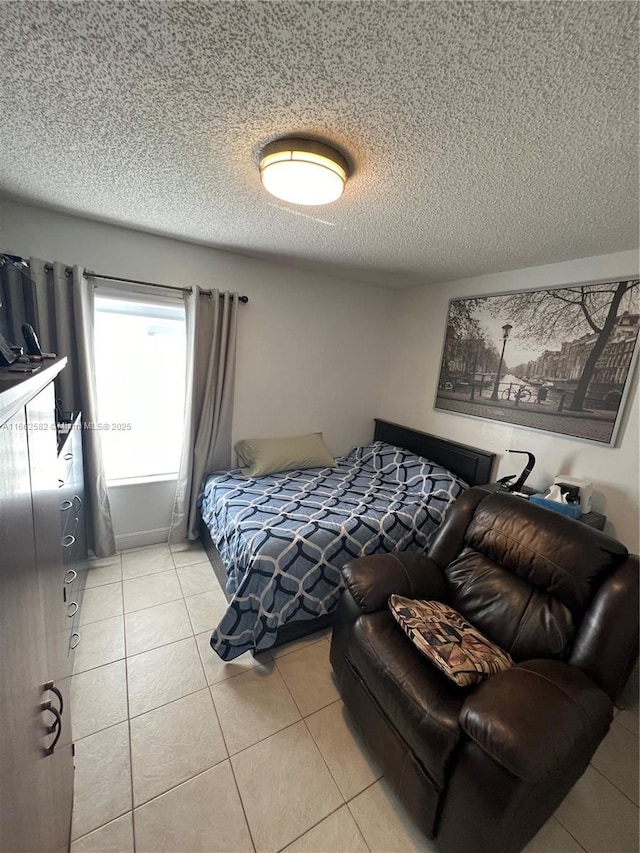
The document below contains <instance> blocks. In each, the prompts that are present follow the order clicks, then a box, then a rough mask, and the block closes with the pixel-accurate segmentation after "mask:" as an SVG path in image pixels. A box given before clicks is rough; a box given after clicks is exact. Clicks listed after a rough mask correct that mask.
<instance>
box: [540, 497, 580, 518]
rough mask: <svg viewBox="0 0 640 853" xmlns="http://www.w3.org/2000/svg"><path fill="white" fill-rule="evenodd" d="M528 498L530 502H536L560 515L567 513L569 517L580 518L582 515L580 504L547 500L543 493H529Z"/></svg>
mask: <svg viewBox="0 0 640 853" xmlns="http://www.w3.org/2000/svg"><path fill="white" fill-rule="evenodd" d="M529 500H530V502H531V503H532V504H538V506H542V507H544V508H545V509H550V510H553V512H559V513H560V515H567V516H569V518H580V516H581V515H582V511H581V509H580V504H560V503H558V501H550V500H547V498H545V496H544V495H531V497H530V498H529Z"/></svg>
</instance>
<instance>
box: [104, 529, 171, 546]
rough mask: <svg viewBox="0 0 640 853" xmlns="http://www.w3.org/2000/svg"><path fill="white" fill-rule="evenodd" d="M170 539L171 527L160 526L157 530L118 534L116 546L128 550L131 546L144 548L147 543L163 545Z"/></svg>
mask: <svg viewBox="0 0 640 853" xmlns="http://www.w3.org/2000/svg"><path fill="white" fill-rule="evenodd" d="M168 541H169V528H168V527H159V528H157V529H156V530H138V531H136V532H135V533H124V534H122V535H121V536H118V535H116V548H117V549H118V551H127V550H128V549H129V548H144V546H145V545H161V544H162V543H164V542H168Z"/></svg>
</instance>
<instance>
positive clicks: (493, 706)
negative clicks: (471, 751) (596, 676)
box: [460, 660, 613, 782]
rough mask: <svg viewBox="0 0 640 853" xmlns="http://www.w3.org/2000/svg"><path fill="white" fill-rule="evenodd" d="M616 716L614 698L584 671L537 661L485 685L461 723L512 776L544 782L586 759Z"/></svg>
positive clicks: (467, 704) (466, 706) (465, 709)
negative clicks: (550, 776) (566, 766)
mask: <svg viewBox="0 0 640 853" xmlns="http://www.w3.org/2000/svg"><path fill="white" fill-rule="evenodd" d="M612 717H613V704H612V702H611V700H610V699H609V697H608V696H607V694H606V693H605V692H604V691H603V690H601V689H600V688H599V687H598V686H597V684H596V683H595V682H594V681H592V680H591V679H590V678H589V676H587V675H585V674H584V673H583V672H582V670H580V669H578V668H577V667H575V666H571V665H570V664H566V663H563V662H561V661H556V660H532V661H525V662H523V663H520V664H518V665H517V666H514V667H512V668H511V669H508V670H505V671H504V672H499V673H497V674H496V675H493V676H491V677H490V678H488V679H487V680H486V681H484V682H483V683H482V684H481V685H480V686H479V687H478V688H477V689H476V690H475V691H474V692H473V693H471V694H470V695H469V696H468V697H467V699H466V700H465V702H464V705H463V706H462V711H461V712H460V725H461V726H462V728H463V730H464V731H465V732H466V734H467V735H468V736H469V737H470V738H471V740H473V741H475V743H477V745H478V746H479V747H480V748H481V749H483V750H484V751H485V752H486V753H488V754H489V755H490V756H491V757H492V758H493V759H494V760H495V761H497V762H498V764H501V765H502V766H503V767H504V768H506V769H507V770H508V771H509V772H510V773H513V774H514V775H515V776H518V777H519V778H520V779H524V780H525V781H527V782H538V781H540V780H541V779H544V778H545V777H547V776H549V775H551V774H553V773H554V771H556V770H557V769H558V768H559V767H563V766H564V765H565V764H566V763H567V762H569V763H571V762H572V761H579V760H581V758H580V756H583V753H584V750H585V748H591V745H592V744H596V745H597V743H599V741H600V739H601V738H602V737H604V735H605V734H606V732H607V729H608V728H609V725H610V723H611V719H612ZM593 749H595V746H593ZM587 760H588V759H587Z"/></svg>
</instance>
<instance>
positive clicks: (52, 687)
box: [44, 681, 64, 715]
mask: <svg viewBox="0 0 640 853" xmlns="http://www.w3.org/2000/svg"><path fill="white" fill-rule="evenodd" d="M44 689H45V690H50V691H51V692H52V693H55V695H56V696H57V697H58V701H59V702H60V707H59V708H58V713H59V714H60V715H62V711H63V710H64V702H63V701H62V693H60V691H59V690H58V688H57V687H56V686H55V684H54V683H53V681H47V683H46V684H45V685H44Z"/></svg>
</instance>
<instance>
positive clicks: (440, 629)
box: [389, 595, 513, 687]
mask: <svg viewBox="0 0 640 853" xmlns="http://www.w3.org/2000/svg"><path fill="white" fill-rule="evenodd" d="M389 608H390V610H391V613H392V614H393V616H394V618H395V619H396V621H397V622H398V624H399V625H400V627H401V628H402V630H403V631H404V632H405V634H406V635H407V636H408V637H409V639H410V640H411V642H412V643H413V644H414V646H415V647H416V648H417V649H418V650H419V651H421V652H422V654H423V655H425V656H426V657H427V658H429V660H430V661H431V662H432V663H433V664H435V666H437V667H438V669H440V670H442V672H444V674H445V675H446V676H447V677H448V678H450V679H451V680H452V681H454V682H455V683H456V684H457V685H459V686H460V687H466V686H467V685H469V684H479V683H480V682H481V681H483V680H484V679H485V678H487V677H488V676H489V675H493V674H494V673H496V672H500V670H502V669H509V667H511V666H513V661H512V660H511V657H510V656H509V655H508V654H507V653H506V652H505V651H503V650H502V649H501V648H500V647H499V646H496V644H495V643H493V642H492V641H491V640H488V639H487V638H486V637H484V636H483V635H482V634H481V633H480V631H478V630H477V629H476V628H474V627H473V625H470V624H469V623H468V622H467V621H466V619H464V618H463V617H462V616H461V615H460V614H459V613H458V612H457V611H456V610H454V609H453V608H452V607H448V606H447V605H446V604H443V603H442V602H441V601H420V600H416V599H412V598H403V597H402V596H401V595H392V596H390V597H389Z"/></svg>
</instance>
